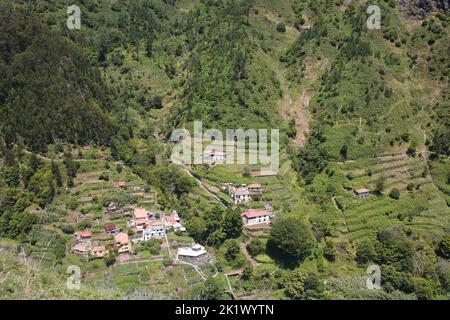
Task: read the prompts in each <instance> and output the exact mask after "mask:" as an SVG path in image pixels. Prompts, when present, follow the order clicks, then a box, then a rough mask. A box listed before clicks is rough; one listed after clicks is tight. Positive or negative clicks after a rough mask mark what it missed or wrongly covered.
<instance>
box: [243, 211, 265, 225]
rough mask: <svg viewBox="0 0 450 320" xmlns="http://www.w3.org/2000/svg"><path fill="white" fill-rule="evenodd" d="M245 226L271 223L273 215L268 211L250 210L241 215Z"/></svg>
mask: <svg viewBox="0 0 450 320" xmlns="http://www.w3.org/2000/svg"><path fill="white" fill-rule="evenodd" d="M241 216H242V220H243V222H244V224H245V225H247V226H248V225H254V224H260V223H270V220H271V218H272V215H271V214H270V212H268V211H267V210H255V209H249V210H247V211H245V212H243V213H242V214H241Z"/></svg>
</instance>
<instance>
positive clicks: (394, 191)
mask: <svg viewBox="0 0 450 320" xmlns="http://www.w3.org/2000/svg"><path fill="white" fill-rule="evenodd" d="M389 197H391V198H392V199H395V200H398V199H400V190H398V189H397V188H394V189H392V190H391V192H389Z"/></svg>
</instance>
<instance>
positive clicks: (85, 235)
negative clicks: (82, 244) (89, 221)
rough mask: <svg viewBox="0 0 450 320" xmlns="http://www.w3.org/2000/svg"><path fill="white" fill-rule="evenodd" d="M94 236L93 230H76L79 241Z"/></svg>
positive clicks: (76, 237)
mask: <svg viewBox="0 0 450 320" xmlns="http://www.w3.org/2000/svg"><path fill="white" fill-rule="evenodd" d="M91 238H92V231H91V230H83V231H77V232H75V239H76V240H78V241H89V240H91Z"/></svg>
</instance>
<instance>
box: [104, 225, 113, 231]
mask: <svg viewBox="0 0 450 320" xmlns="http://www.w3.org/2000/svg"><path fill="white" fill-rule="evenodd" d="M104 227H105V231H107V232H111V231H113V230H116V225H115V224H114V223H105V225H104Z"/></svg>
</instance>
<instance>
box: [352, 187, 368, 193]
mask: <svg viewBox="0 0 450 320" xmlns="http://www.w3.org/2000/svg"><path fill="white" fill-rule="evenodd" d="M355 192H356V193H357V194H361V193H370V190H369V189H366V188H361V189H356V190H355Z"/></svg>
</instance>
